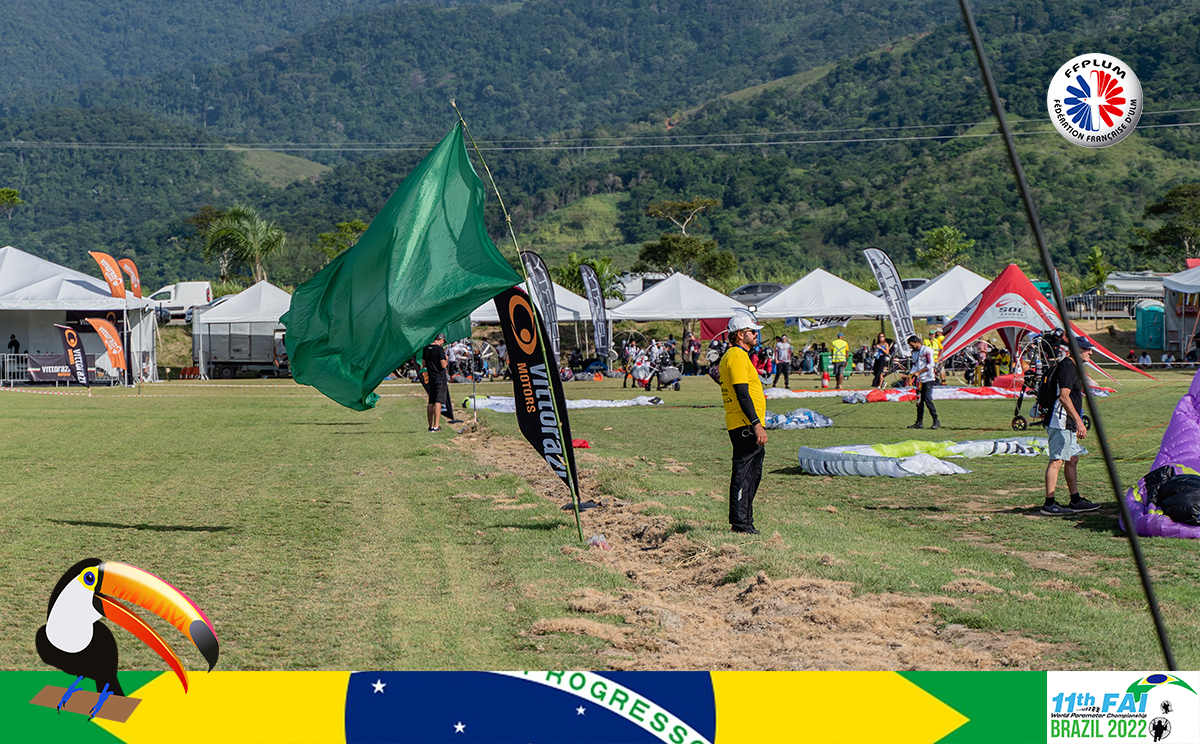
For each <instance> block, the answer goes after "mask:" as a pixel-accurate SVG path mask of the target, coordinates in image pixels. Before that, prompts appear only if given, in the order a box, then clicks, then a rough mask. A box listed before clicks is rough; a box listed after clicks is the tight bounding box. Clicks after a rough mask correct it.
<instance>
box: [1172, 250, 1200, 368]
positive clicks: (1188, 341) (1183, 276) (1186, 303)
mask: <svg viewBox="0 0 1200 744" xmlns="http://www.w3.org/2000/svg"><path fill="white" fill-rule="evenodd" d="M1163 305H1165V306H1166V307H1165V311H1164V312H1163V333H1164V338H1163V343H1164V344H1165V345H1166V349H1167V350H1168V351H1175V352H1178V353H1179V355H1180V357H1181V358H1182V356H1183V355H1184V354H1186V353H1188V352H1189V351H1191V350H1192V347H1193V346H1194V343H1193V341H1192V339H1193V337H1195V336H1196V335H1197V334H1198V333H1200V322H1198V321H1200V266H1198V267H1196V268H1194V269H1188V270H1186V271H1181V272H1179V273H1178V274H1172V275H1170V276H1167V277H1163Z"/></svg>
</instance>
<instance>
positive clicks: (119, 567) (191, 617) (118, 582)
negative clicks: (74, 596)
mask: <svg viewBox="0 0 1200 744" xmlns="http://www.w3.org/2000/svg"><path fill="white" fill-rule="evenodd" d="M96 594H97V596H99V597H100V602H101V606H102V607H103V611H104V616H105V617H107V618H109V619H110V620H112V621H113V622H115V623H116V624H118V625H120V626H121V627H122V628H124V629H125V630H128V631H129V632H130V633H133V634H134V635H135V636H137V637H138V638H139V639H140V640H141V641H142V642H143V643H145V644H146V645H147V646H149V647H150V648H152V649H154V651H155V653H157V654H158V655H159V656H161V657H162V659H163V661H165V662H167V665H168V666H170V667H171V669H172V670H174V672H175V674H176V675H177V676H178V677H179V681H180V682H182V683H183V689H184V691H185V692H186V691H187V687H188V684H187V672H186V671H185V670H184V668H183V663H182V662H181V661H180V660H179V656H178V655H176V653H175V652H174V651H173V650H172V649H171V647H170V646H168V645H167V642H166V641H164V640H163V638H162V636H160V635H159V634H158V633H157V632H156V631H155V630H154V629H153V628H151V627H150V626H149V625H147V624H146V623H145V621H143V620H142V619H141V618H140V617H138V616H137V615H136V614H134V613H133V612H130V611H129V610H128V609H126V608H125V606H124V605H121V604H119V603H117V602H114V601H112V599H110V597H111V598H115V599H121V600H124V601H126V602H130V603H132V604H135V605H137V606H139V607H142V608H145V609H147V610H149V611H150V612H153V613H154V614H155V615H158V616H159V617H161V618H162V619H163V620H166V621H167V622H169V623H170V624H171V625H174V626H175V627H176V628H178V629H179V631H180V632H181V633H183V634H184V635H186V636H187V637H188V638H189V639H190V640H191V642H192V643H193V644H195V646H196V648H197V650H199V651H200V653H201V654H203V655H204V658H205V659H206V660H207V661H208V670H209V671H210V672H211V671H212V670H213V667H215V666H216V665H217V657H218V656H219V655H220V649H219V646H218V644H217V633H216V631H215V630H214V629H213V626H212V623H211V622H209V620H208V618H207V617H206V616H205V615H204V612H203V611H201V609H200V608H199V607H197V606H196V603H195V602H193V601H192V600H191V599H189V598H188V596H187V595H186V594H184V593H183V592H181V591H179V590H178V589H176V588H175V587H173V586H171V585H170V584H168V583H167V582H165V581H163V580H162V579H160V578H158V577H157V576H155V575H154V574H151V573H147V572H146V571H143V570H142V569H140V568H137V567H136V566H130V565H129V564H127V563H115V562H112V561H106V562H104V563H101V564H100V566H99V580H98V581H97V584H96Z"/></svg>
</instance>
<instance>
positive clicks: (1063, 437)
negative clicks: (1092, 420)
mask: <svg viewBox="0 0 1200 744" xmlns="http://www.w3.org/2000/svg"><path fill="white" fill-rule="evenodd" d="M1075 342H1076V343H1077V344H1079V355H1080V358H1082V359H1083V362H1084V363H1085V364H1086V363H1087V362H1088V360H1090V359H1091V358H1092V349H1094V348H1096V347H1094V346H1093V345H1092V343H1091V342H1090V341H1088V340H1087V339H1086V338H1083V337H1076V339H1075ZM1047 377H1048V379H1047V380H1046V382H1044V383H1042V386H1041V387H1040V388H1039V389H1038V406H1039V407H1040V408H1041V407H1043V398H1046V397H1049V396H1048V395H1047V393H1048V392H1049V391H1050V390H1056V391H1057V395H1055V396H1054V399H1053V401H1054V402H1053V403H1050V402H1049V401H1046V406H1045V407H1046V408H1049V409H1050V415H1049V417H1048V418H1047V419H1045V422H1046V427H1047V432H1046V433H1047V436H1048V437H1049V439H1050V464H1049V465H1047V466H1046V503H1045V504H1044V505H1043V506H1042V509H1041V512H1042V514H1045V515H1046V516H1048V517H1063V516H1067V515H1068V514H1076V513H1078V512H1088V511H1094V510H1096V509H1099V508H1100V505H1099V504H1093V503H1092V502H1090V501H1088V500H1087V499H1084V498H1082V497H1081V496H1080V495H1079V480H1078V476H1077V475H1076V466H1077V464H1078V463H1079V449H1080V447H1079V443H1078V440H1080V439H1083V438H1084V437H1086V436H1087V427H1086V426H1084V425H1083V417H1082V416H1081V415H1080V411H1081V410H1083V375H1082V374H1081V373H1080V371H1079V370H1078V369H1077V368H1076V367H1075V360H1073V359H1072V358H1071V356H1070V354H1068V355H1067V356H1066V357H1064V358H1063V359H1062V361H1060V362H1059V363H1058V364H1057V365H1056V366H1055V368H1054V370H1053V371H1052V372H1048V373H1047ZM1064 463H1065V464H1066V467H1064V466H1063V464H1064ZM1060 470H1063V471H1065V472H1066V475H1067V491H1068V493H1070V495H1071V500H1070V503H1068V504H1067V505H1066V506H1060V505H1059V504H1058V502H1057V501H1055V499H1054V488H1055V486H1057V485H1058V471H1060Z"/></svg>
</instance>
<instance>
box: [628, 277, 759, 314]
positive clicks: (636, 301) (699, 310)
mask: <svg viewBox="0 0 1200 744" xmlns="http://www.w3.org/2000/svg"><path fill="white" fill-rule="evenodd" d="M737 311H742V312H745V311H746V306H745V305H743V304H742V303H740V302H738V301H737V300H735V299H733V298H731V297H728V296H726V295H723V294H721V293H720V292H718V291H717V290H715V289H713V288H712V287H709V286H706V285H704V284H701V283H700V282H698V281H696V280H695V279H692V278H691V277H689V276H686V275H684V274H679V273H675V274H672V275H671V276H669V277H667V278H666V279H663V280H662V281H661V282H659V283H658V284H655V285H654V286H653V287H651V288H650V289H647V290H646V291H645V292H642V293H641V294H640V295H638V296H637V297H634V298H633V299H632V300H630V301H629V302H626V303H624V304H621V305H618V306H617V307H616V308H614V309H613V311H612V313H611V315H610V317H611V318H612V319H613V320H691V319H697V318H728V317H730V316H732V315H733V314H734V313H735V312H737Z"/></svg>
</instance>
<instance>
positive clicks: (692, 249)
mask: <svg viewBox="0 0 1200 744" xmlns="http://www.w3.org/2000/svg"><path fill="white" fill-rule="evenodd" d="M716 205H717V201H716V199H692V200H690V201H683V202H678V201H662V202H654V203H652V204H650V206H648V207H647V208H646V214H647V215H649V216H651V217H657V218H658V219H660V220H667V221H668V222H671V223H672V224H674V225H675V226H676V227H678V228H679V232H678V233H663V234H662V235H661V236H659V239H658V240H656V241H653V242H650V243H644V244H642V250H641V252H640V253H638V260H637V262H636V263H635V264H634V265H633V270H634V271H661V272H663V273H665V274H670V273H673V272H676V271H678V272H680V273H683V274H687V275H688V276H690V277H692V278H694V279H697V280H699V281H701V282H704V283H705V284H710V285H711V284H723V283H725V282H726V281H727V280H728V279H729V278H730V277H732V276H733V275H734V273H736V272H737V259H736V258H735V257H734V255H733V252H732V251H723V250H721V248H720V246H718V245H717V243H716V241H714V240H712V239H710V238H701V237H700V236H698V235H689V234H688V231H687V230H688V226H689V225H690V224H691V222H692V221H693V220H694V219H695V218H696V217H697V216H699V215H700V214H701V213H702V212H706V211H708V210H710V209H712V208H713V207H715V206H716Z"/></svg>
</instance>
